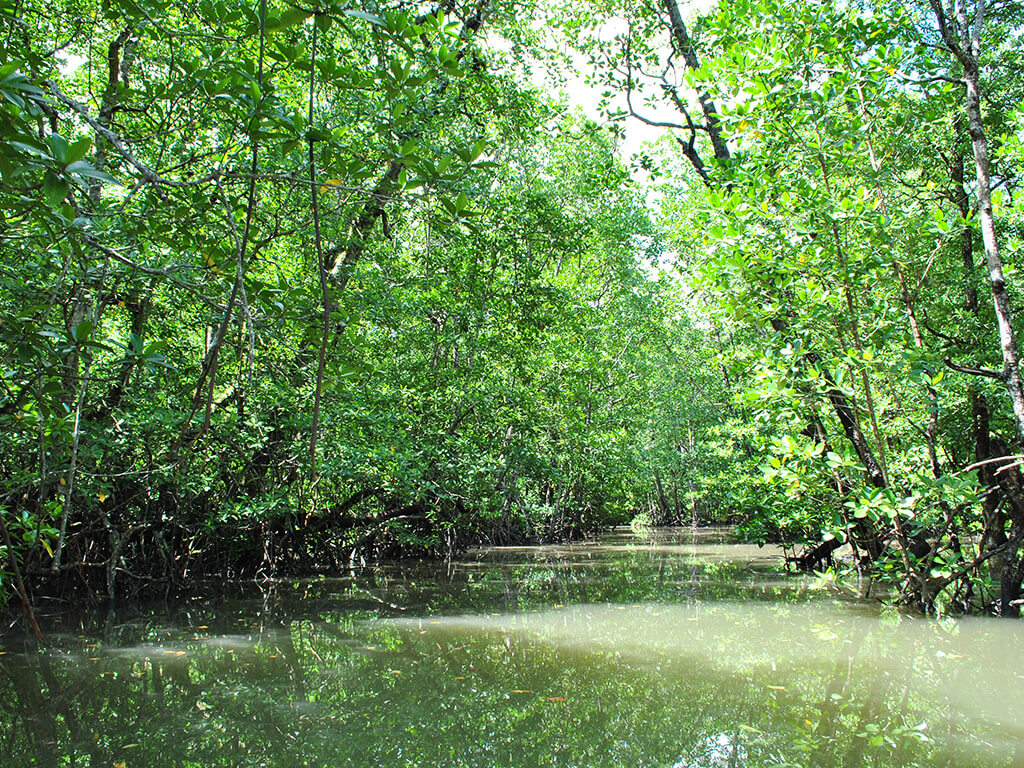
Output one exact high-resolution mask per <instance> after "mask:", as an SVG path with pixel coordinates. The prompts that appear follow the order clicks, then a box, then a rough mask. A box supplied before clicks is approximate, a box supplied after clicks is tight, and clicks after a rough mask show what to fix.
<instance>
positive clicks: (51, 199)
mask: <svg viewBox="0 0 1024 768" xmlns="http://www.w3.org/2000/svg"><path fill="white" fill-rule="evenodd" d="M67 196H68V183H67V182H66V181H65V180H64V179H62V178H61V177H60V176H58V175H57V174H56V173H54V172H53V171H47V172H46V175H45V176H44V177H43V198H44V199H45V200H46V204H47V205H48V206H50V207H51V208H57V207H59V206H60V204H61V203H62V202H64V198H65V197H67Z"/></svg>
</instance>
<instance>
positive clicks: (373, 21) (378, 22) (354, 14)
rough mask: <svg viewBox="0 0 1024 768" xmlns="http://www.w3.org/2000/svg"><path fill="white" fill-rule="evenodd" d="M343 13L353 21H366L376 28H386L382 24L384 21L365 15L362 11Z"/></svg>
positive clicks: (378, 17)
mask: <svg viewBox="0 0 1024 768" xmlns="http://www.w3.org/2000/svg"><path fill="white" fill-rule="evenodd" d="M344 13H345V15H346V16H351V17H353V18H355V19H362V20H363V21H368V22H370V23H371V24H373V25H374V26H377V27H384V26H387V24H386V23H385V22H384V19H382V18H381V17H380V16H376V15H374V14H372V13H365V12H364V11H345V12H344Z"/></svg>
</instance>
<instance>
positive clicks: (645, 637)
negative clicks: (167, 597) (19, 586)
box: [0, 530, 1024, 768]
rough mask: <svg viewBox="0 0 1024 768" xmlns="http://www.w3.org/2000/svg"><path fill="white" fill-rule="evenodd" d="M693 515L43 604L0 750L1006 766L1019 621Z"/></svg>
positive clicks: (11, 753)
mask: <svg viewBox="0 0 1024 768" xmlns="http://www.w3.org/2000/svg"><path fill="white" fill-rule="evenodd" d="M778 563H779V557H778V552H777V551H775V550H772V549H770V548H764V549H758V548H757V547H751V546H743V545H735V544H729V543H727V538H726V532H723V531H716V530H701V531H697V532H693V531H690V530H659V531H654V532H652V533H649V534H647V535H636V534H633V533H631V532H629V531H625V530H620V531H616V532H614V533H611V534H608V535H604V536H601V537H598V538H596V539H594V540H592V541H589V542H582V543H577V544H572V545H564V546H550V547H518V548H501V549H490V550H483V551H480V552H475V553H472V554H471V555H469V556H466V557H464V558H462V559H459V560H457V561H455V562H452V563H416V564H409V563H398V564H391V565H383V566H378V567H373V568H361V569H357V570H354V571H353V572H352V573H349V574H346V575H345V576H344V577H340V578H327V579H318V580H303V581H277V582H269V583H263V584H242V585H222V586H221V588H220V589H219V590H218V592H219V595H218V596H217V598H216V599H210V598H205V599H193V600H189V601H185V602H183V603H179V604H177V605H175V606H173V607H168V606H158V607H152V608H150V609H148V610H146V611H142V612H138V611H137V612H135V613H134V614H132V615H131V616H129V617H122V618H117V617H109V616H108V617H103V618H100V617H95V616H88V615H82V614H77V615H74V614H70V613H66V614H63V615H61V614H51V615H48V616H45V619H46V622H45V623H46V632H47V650H45V651H44V652H41V653H26V652H25V651H24V647H23V645H22V643H21V642H20V641H19V640H18V639H17V638H16V637H13V636H11V635H8V636H7V638H6V639H5V645H4V646H3V648H2V649H0V673H2V674H0V710H2V715H0V765H2V766H4V767H6V766H12V768H13V767H14V766H17V767H18V768H22V767H23V766H28V765H40V766H53V767H54V768H56V767H57V766H60V767H61V768H64V767H65V766H90V768H97V767H98V766H103V767H104V768H172V767H174V768H186V767H188V768H192V767H195V768H200V767H202V768H210V767H211V766H233V767H236V768H241V767H242V766H260V767H264V768H265V767H269V766H274V767H279V768H299V767H300V766H310V767H313V768H335V767H336V766H359V767H360V768H370V767H371V766H403V767H404V766H408V767H410V768H411V767H412V766H422V767H426V766H452V767H456V766H480V767H481V768H482V767H483V766H487V767H488V768H491V767H494V766H507V767H509V768H511V767H513V766H514V767H515V768H532V767H533V766H573V767H575V766H578V767H579V768H584V767H586V768H598V767H599V766H609V767H612V766H614V767H616V768H619V767H622V768H633V767H636V766H659V767H663V768H687V767H688V768H711V767H718V766H722V767H725V766H822V767H824V766H829V767H832V766H1013V765H1020V764H1022V761H1024V662H1022V659H1024V653H1022V651H1024V630H1022V626H1024V625H1022V624H1021V623H1020V622H1017V621H1003V620H995V619H966V620H943V621H934V620H924V619H919V618H914V617H909V616H905V615H900V614H899V613H897V612H894V611H891V610H883V609H882V608H881V607H880V605H879V604H878V603H877V602H871V601H864V600H858V599H856V598H854V597H853V596H849V595H844V594H843V593H841V592H837V591H835V590H834V589H828V588H820V589H819V588H816V587H817V586H818V585H816V584H815V583H814V581H813V580H812V579H808V578H806V577H798V576H794V575H786V574H784V573H782V572H780V570H779V565H778Z"/></svg>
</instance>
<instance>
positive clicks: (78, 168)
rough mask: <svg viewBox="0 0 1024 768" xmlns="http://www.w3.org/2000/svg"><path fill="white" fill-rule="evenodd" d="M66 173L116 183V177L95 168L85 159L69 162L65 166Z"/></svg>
mask: <svg viewBox="0 0 1024 768" xmlns="http://www.w3.org/2000/svg"><path fill="white" fill-rule="evenodd" d="M67 170H68V173H73V174H74V175H75V176H83V177H85V178H89V179H99V180H100V181H107V182H110V183H112V184H117V183H118V182H117V179H115V178H114V177H113V176H111V175H109V174H106V173H104V172H103V171H101V170H99V169H97V168H96V167H94V166H93V164H92V163H90V162H87V161H85V160H79V161H78V162H75V163H71V165H69V166H68V168H67Z"/></svg>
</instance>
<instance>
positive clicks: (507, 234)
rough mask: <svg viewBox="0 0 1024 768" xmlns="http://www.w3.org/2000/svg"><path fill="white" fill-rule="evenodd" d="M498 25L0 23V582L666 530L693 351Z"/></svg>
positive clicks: (175, 17)
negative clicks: (520, 71)
mask: <svg viewBox="0 0 1024 768" xmlns="http://www.w3.org/2000/svg"><path fill="white" fill-rule="evenodd" d="M510 13H511V9H508V8H505V9H503V8H500V7H495V8H491V7H490V6H489V4H487V3H481V4H478V5H473V4H468V5H457V4H455V3H450V4H442V5H440V6H438V7H437V8H428V7H426V6H423V7H416V8H411V7H409V6H407V5H401V4H395V5H393V6H386V5H384V6H380V7H376V6H375V7H374V8H373V9H372V10H370V9H362V10H359V9H353V8H349V7H348V6H345V5H342V4H330V3H327V4H323V5H318V6H316V7H315V8H312V9H309V10H300V9H298V8H296V7H294V6H291V5H289V4H286V3H273V2H272V3H269V4H263V5H262V6H257V7H253V8H249V7H244V6H239V5H235V4H231V3H221V2H199V3H186V4H180V3H177V4H172V3H167V2H161V1H160V0H155V1H154V2H144V3H141V4H140V3H136V2H133V1H126V2H113V3H109V2H104V3H102V4H100V3H89V2H87V3H84V4H83V3H60V4H58V5H56V6H53V5H51V4H44V3H32V2H30V3H21V2H18V3H7V4H5V5H4V6H3V14H4V16H3V22H4V35H3V38H2V39H3V41H4V46H5V47H4V50H3V60H4V61H5V62H7V63H6V64H5V65H4V66H3V68H2V70H0V95H2V96H3V103H2V106H0V116H2V119H0V131H2V138H3V142H2V144H0V153H2V156H0V172H2V185H0V196H2V199H0V205H2V207H3V209H4V212H5V216H4V225H3V230H2V233H0V248H2V249H3V259H2V272H0V279H2V280H3V291H2V292H0V311H2V313H3V320H2V325H0V335H2V337H3V344H2V346H0V356H2V367H3V379H2V381H3V394H2V395H0V398H2V399H0V440H2V448H0V475H2V476H3V478H4V480H3V489H2V496H0V506H2V512H3V521H4V529H5V536H7V537H8V538H9V541H7V543H6V547H5V551H6V557H5V558H4V566H5V567H4V569H3V570H4V573H3V581H4V584H5V587H6V586H7V585H11V586H10V587H7V588H9V589H12V588H13V587H17V588H19V589H21V583H22V582H24V584H27V588H26V591H25V593H24V594H23V597H26V598H27V597H28V594H27V590H31V589H44V588H46V589H51V590H54V589H65V590H66V589H71V590H76V591H83V590H84V591H90V590H95V591H97V592H98V593H99V594H100V595H106V596H108V597H110V598H114V597H116V596H117V595H119V594H121V595H123V594H126V593H131V592H134V591H136V590H138V589H139V588H140V587H143V586H148V585H151V584H156V585H157V586H159V587H160V588H163V587H164V586H165V585H172V586H173V585H181V584H185V583H188V582H189V581H190V580H191V579H193V578H194V577H196V576H200V575H204V574H219V575H228V576H232V575H233V576H251V575H256V574H274V573H278V574H280V573H287V572H292V573H296V572H309V571H314V570H328V569H332V568H336V567H339V566H346V565H347V564H348V563H349V562H350V561H352V560H353V559H359V558H363V557H365V556H367V555H379V554H381V553H396V552H405V553H419V552H434V553H442V554H443V553H449V554H450V553H451V552H452V551H454V550H456V549H458V548H461V547H464V546H466V545H468V544H470V543H473V542H475V541H495V542H519V541H535V540H539V539H553V538H561V537H566V536H571V535H576V534H579V533H580V532H583V531H585V530H588V529H591V528H594V527H596V526H601V525H607V524H610V523H621V522H628V521H629V520H630V519H631V518H632V517H633V516H634V515H635V514H636V513H637V512H639V511H648V510H653V511H654V512H653V515H652V514H648V516H649V517H651V518H652V519H655V520H657V519H665V520H669V519H674V518H675V517H676V516H677V515H679V514H684V513H685V515H686V516H687V519H689V516H690V514H691V511H690V510H691V497H692V493H693V491H692V490H691V487H690V486H687V485H685V481H684V479H683V478H684V474H685V467H686V466H690V465H693V464H694V460H693V458H692V457H689V456H687V455H684V454H683V453H681V451H680V447H681V445H680V444H679V443H678V441H677V438H676V437H674V435H676V434H678V431H679V430H680V429H684V428H685V426H686V424H687V420H688V419H689V420H692V419H693V418H695V417H694V416H692V415H689V412H687V413H682V414H681V413H679V412H677V408H676V406H675V403H676V402H677V401H680V400H685V401H688V402H690V403H691V405H690V406H689V408H691V409H699V408H703V410H704V411H705V412H706V411H709V410H711V406H710V403H712V402H713V401H714V399H716V398H717V399H718V400H721V399H722V397H721V394H720V392H716V391H714V390H707V389H706V386H705V385H706V383H707V382H706V381H705V379H706V376H705V374H704V372H703V371H696V372H694V373H690V372H689V371H691V370H693V368H694V367H699V366H706V364H707V358H708V356H707V355H703V357H702V354H703V353H701V352H699V351H694V349H693V345H692V338H691V336H692V334H693V331H692V329H690V328H689V324H688V321H687V320H686V316H685V313H684V312H683V309H682V303H681V302H682V292H681V291H680V289H679V287H678V286H677V285H676V284H675V283H674V282H673V281H672V280H670V279H668V278H666V277H663V276H662V277H659V275H658V272H657V270H656V269H655V267H654V262H655V261H656V259H657V256H658V253H657V243H656V241H655V240H654V238H653V228H652V225H651V223H650V221H649V218H648V215H647V213H646V211H645V208H644V205H643V201H642V199H641V196H640V192H639V191H638V189H637V188H636V186H635V185H634V184H633V183H632V182H631V181H630V179H629V177H628V174H627V173H626V171H625V170H624V169H623V167H622V166H621V164H620V163H619V161H618V160H617V159H616V156H615V153H614V143H613V138H612V136H611V135H610V134H609V133H608V132H607V131H605V130H603V129H601V128H599V127H598V126H596V125H594V124H593V123H590V122H587V121H586V120H584V119H582V118H581V117H578V116H573V115H571V114H568V113H567V112H566V110H565V109H564V108H562V107H560V106H559V105H557V104H552V103H548V101H546V99H545V97H544V96H543V95H541V94H539V93H538V92H536V91H534V90H532V89H530V88H527V87H525V86H523V85H522V84H520V83H518V82H517V79H516V78H515V77H514V76H513V74H512V73H513V71H514V67H513V64H514V62H515V60H516V59H517V58H522V56H523V55H524V54H523V52H524V51H525V50H526V48H525V46H526V45H527V44H528V43H529V40H528V39H525V38H526V37H528V36H527V35H524V33H523V31H522V29H521V28H520V26H519V20H517V19H516V18H515V17H513V16H509V15H507V14H510ZM485 33H487V34H490V35H492V36H494V39H504V40H505V41H506V43H507V44H506V45H505V46H504V48H502V49H500V50H499V49H497V48H495V49H494V50H491V48H490V47H489V46H488V45H486V44H485V43H484V40H485ZM502 50H504V53H502V52H501V51H502ZM684 361H685V364H682V363H683V362H684ZM695 388H696V389H695ZM691 389H692V390H694V391H693V392H691V391H689V390H691ZM701 403H707V405H703V406H701V405H700V404H701ZM669 424H671V428H669V426H668V425H669ZM691 431H692V429H691ZM683 510H685V512H683Z"/></svg>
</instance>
